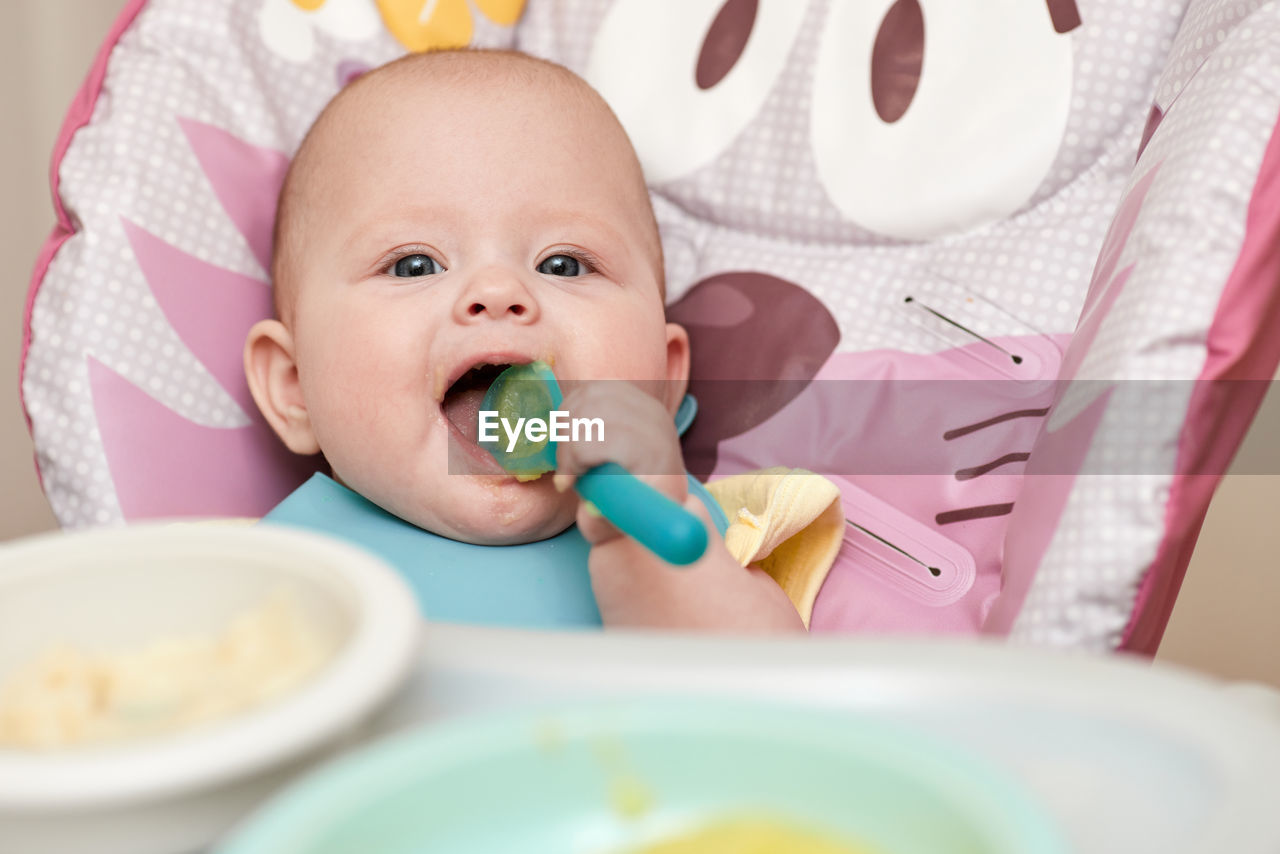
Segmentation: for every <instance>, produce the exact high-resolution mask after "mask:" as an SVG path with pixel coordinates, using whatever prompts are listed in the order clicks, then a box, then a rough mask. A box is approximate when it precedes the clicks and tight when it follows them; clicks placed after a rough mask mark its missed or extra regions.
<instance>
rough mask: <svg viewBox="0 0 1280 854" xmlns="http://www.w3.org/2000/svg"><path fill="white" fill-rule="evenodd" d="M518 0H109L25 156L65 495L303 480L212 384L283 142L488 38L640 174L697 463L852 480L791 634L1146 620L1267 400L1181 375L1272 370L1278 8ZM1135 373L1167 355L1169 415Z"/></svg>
mask: <svg viewBox="0 0 1280 854" xmlns="http://www.w3.org/2000/svg"><path fill="white" fill-rule="evenodd" d="M317 5H318V7H319V8H318V9H315V10H314V11H305V10H304V9H303V8H302V7H304V6H305V7H308V8H309V7H312V6H317ZM521 5H522V4H521V3H520V2H519V0H514V1H513V0H508V2H502V1H501V0H484V2H480V0H477V2H475V3H467V2H465V0H439V2H437V3H436V4H435V5H434V6H433V7H432V9H433V16H432V17H431V18H430V19H429V20H427V21H425V22H423V21H421V20H420V18H421V15H420V13H421V12H422V10H423V9H424V4H423V3H422V2H420V1H419V0H412V2H410V0H404V2H397V0H379V2H377V3H376V4H375V3H372V2H369V0H327V2H323V3H321V4H314V3H294V2H292V0H229V2H226V3H219V4H209V3H205V2H199V0H150V2H145V3H144V2H133V3H131V4H130V5H129V7H128V8H127V9H126V11H125V12H124V14H123V16H122V18H121V21H120V23H119V24H118V26H117V28H116V30H115V31H114V32H113V34H112V36H111V38H110V40H109V41H108V44H107V45H106V46H105V47H104V50H103V53H102V55H101V56H100V57H99V61H98V63H97V64H96V65H95V66H94V69H93V72H92V73H91V75H90V79H89V80H88V81H87V83H86V86H85V89H84V90H83V92H82V93H81V98H80V99H79V100H78V101H77V103H76V105H75V106H74V107H73V110H72V113H71V115H70V116H69V117H68V122H67V126H66V128H65V129H64V133H63V135H62V138H61V140H60V142H59V145H58V150H57V151H56V152H55V158H54V185H55V186H54V189H55V199H56V202H55V203H56V205H57V213H58V217H59V220H58V226H57V229H56V230H55V233H54V235H53V237H52V238H51V240H50V242H49V244H48V245H47V246H46V249H45V252H44V254H43V255H42V257H41V260H40V263H39V265H38V267H37V270H36V274H35V277H34V281H33V283H32V289H31V302H30V311H29V317H28V327H27V329H28V333H29V341H28V347H27V348H26V350H25V355H24V367H23V395H24V400H25V403H26V407H27V412H28V415H29V417H30V419H31V427H32V435H33V437H34V439H35V443H36V450H37V461H38V463H39V467H40V470H41V474H42V478H43V482H44V486H45V489H46V492H47V494H48V496H49V499H50V501H51V503H52V505H53V507H54V510H55V512H56V513H57V515H58V518H59V519H60V521H61V522H62V523H63V524H64V525H67V526H80V525H86V524H93V523H104V522H118V521H121V520H128V519H135V518H143V517H148V516H159V515H174V514H188V515H208V514H232V515H245V514H260V513H262V512H264V511H265V510H266V509H267V508H269V507H270V506H272V505H274V504H275V503H276V502H277V501H278V500H279V499H280V498H281V497H282V496H283V495H284V494H285V493H286V492H288V491H289V489H291V488H292V486H293V485H295V484H296V483H298V482H299V481H300V480H301V479H302V478H303V477H304V476H305V474H306V472H307V469H308V465H307V461H305V460H296V459H292V458H290V457H289V456H288V455H287V454H286V453H284V452H283V451H282V450H281V449H280V448H279V447H278V445H277V443H276V442H275V440H274V438H273V437H272V436H271V434H270V432H269V431H268V430H267V428H266V427H265V425H264V424H263V422H262V421H261V419H260V418H259V417H258V415H257V413H256V410H255V409H254V406H253V404H252V402H251V401H250V400H249V397H248V394H247V389H246V388H245V384H244V381H243V378H242V377H241V372H240V348H241V343H242V340H243V336H244V333H245V331H247V329H248V327H249V325H250V324H251V323H252V322H253V321H255V320H256V319H258V318H259V317H262V316H265V315H266V314H267V313H268V312H269V291H268V285H267V281H266V269H267V264H268V260H269V257H270V226H271V219H272V215H273V211H274V196H275V192H276V190H277V189H278V187H279V182H280V179H281V177H282V175H283V170H284V168H285V165H286V163H287V157H288V156H289V154H290V153H292V151H293V150H294V149H295V148H296V146H297V144H298V142H299V141H300V140H301V138H302V135H303V134H304V133H305V131H306V128H307V127H308V125H309V123H310V121H311V120H312V119H313V118H314V116H315V115H316V114H317V113H318V111H319V110H320V108H321V107H322V106H323V104H324V103H325V102H326V101H327V99H328V98H329V97H331V96H332V95H333V93H334V92H335V91H337V89H338V88H339V87H340V86H341V85H342V83H343V82H344V81H345V80H347V79H349V77H350V76H351V75H352V74H354V73H357V72H358V71H359V70H361V69H363V68H365V67H369V66H372V65H376V64H380V63H382V62H384V61H386V60H388V59H391V58H393V57H394V56H396V55H398V54H400V53H403V52H404V51H405V50H406V49H422V48H424V47H429V46H431V45H434V44H441V43H460V42H466V41H467V40H470V43H472V44H477V45H504V46H511V45H514V46H516V47H519V48H521V49H524V50H527V51H529V52H531V53H534V54H538V55H541V56H545V57H548V58H551V59H554V60H556V61H559V62H562V63H563V64H565V65H567V66H568V67H570V68H572V69H574V70H575V71H578V72H579V73H581V74H583V75H584V76H585V77H586V78H587V79H588V80H589V81H590V82H591V83H592V84H593V85H595V86H596V87H597V88H598V89H599V90H600V91H601V92H602V94H604V96H605V97H606V98H607V99H608V100H609V102H610V104H611V105H612V106H613V108H614V110H615V111H616V112H617V114H618V116H619V118H620V119H621V121H622V122H623V124H624V125H625V126H626V128H627V130H628V133H629V134H630V135H631V137H632V140H633V142H634V143H635V145H636V148H637V151H638V153H639V155H640V158H641V161H642V163H643V164H644V166H645V169H646V174H647V176H648V178H649V180H650V184H651V188H652V190H653V198H654V204H655V209H656V213H657V215H658V219H659V223H660V226H661V228H662V232H663V240H664V247H665V251H666V261H667V271H666V272H667V280H668V290H669V293H670V295H671V298H672V300H673V304H672V306H671V315H672V317H673V319H675V320H678V321H680V322H682V323H684V324H685V325H686V326H688V328H689V329H690V331H691V334H692V337H693V346H694V365H693V374H694V375H693V383H692V384H693V392H694V394H695V395H696V396H698V398H699V400H700V402H701V404H702V406H701V414H700V415H699V418H698V421H697V422H696V424H695V427H694V429H693V430H692V431H691V432H690V434H689V436H688V442H687V445H686V455H687V459H688V461H689V464H690V467H691V469H692V470H694V471H695V472H699V473H702V474H714V475H721V474H729V473H734V472H738V471H742V470H744V469H748V468H762V467H767V466H772V465H785V466H794V467H803V468H808V469H811V470H814V471H818V472H821V473H823V474H826V475H828V476H829V477H831V478H832V480H834V481H836V482H837V484H838V485H839V486H840V488H841V490H842V493H843V496H844V500H845V510H846V515H847V516H848V518H849V519H850V521H851V522H852V523H854V524H853V525H850V527H849V531H848V536H847V538H846V543H845V547H844V548H843V549H842V552H841V558H840V561H839V562H838V563H837V566H836V568H835V569H834V570H833V571H832V573H831V575H830V577H829V578H828V581H827V583H826V585H825V586H824V587H823V589H822V591H821V592H820V593H819V596H818V599H817V602H816V604H815V608H814V615H813V625H814V628H815V629H818V630H823V629H825V630H853V629H867V630H932V631H951V632H967V633H972V632H977V631H981V630H986V631H992V632H999V633H1009V632H1012V633H1013V634H1014V635H1015V636H1017V637H1020V638H1024V639H1027V640H1031V641H1036V642H1046V643H1055V644H1062V645H1073V646H1086V647H1091V648H1098V649H1105V648H1115V647H1117V646H1130V647H1135V648H1144V649H1145V648H1153V647H1154V643H1155V641H1156V640H1158V638H1159V633H1160V631H1161V630H1162V628H1163V625H1164V620H1165V619H1166V618H1167V616H1168V611H1169V608H1170V607H1171V605H1172V596H1173V594H1174V593H1176V589H1177V584H1178V581H1179V580H1180V577H1181V572H1182V569H1183V568H1184V567H1185V562H1186V559H1187V558H1188V557H1189V554H1190V546H1191V544H1192V543H1193V542H1194V532H1195V530H1196V529H1197V527H1198V523H1199V520H1200V518H1201V517H1202V515H1203V512H1204V509H1205V507H1206V505H1207V501H1208V497H1209V494H1210V493H1211V491H1212V486H1213V483H1214V482H1216V477H1215V476H1214V475H1216V474H1217V473H1220V472H1221V471H1222V469H1223V467H1224V466H1225V462H1226V460H1228V459H1229V458H1230V456H1231V454H1232V452H1233V451H1234V449H1235V447H1236V446H1237V444H1238V442H1239V439H1240V437H1241V436H1242V435H1243V432H1244V429H1245V427H1246V426H1247V424H1248V421H1249V419H1250V418H1251V416H1252V411H1253V408H1254V407H1255V406H1256V403H1257V398H1258V396H1259V392H1260V389H1261V388H1262V384H1260V383H1255V384H1252V385H1241V386H1238V387H1235V386H1233V387H1230V388H1227V387H1225V386H1222V385H1215V384H1209V383H1203V382H1202V383H1196V382H1192V381H1193V380H1196V379H1197V378H1215V377H1228V378H1249V377H1257V378H1266V379H1269V378H1270V376H1271V374H1272V373H1273V372H1274V368H1275V364H1276V361H1277V359H1278V358H1280V353H1277V352H1276V349H1275V344H1273V343H1272V342H1270V341H1266V340H1264V339H1263V337H1262V336H1259V335H1257V334H1255V333H1256V332H1257V331H1258V330H1259V329H1261V328H1263V327H1264V326H1265V324H1267V323H1272V324H1274V323H1275V322H1276V321H1277V319H1280V318H1278V317H1277V314H1280V310H1278V307H1277V297H1276V292H1277V287H1278V286H1280V285H1278V283H1280V271H1277V269H1276V267H1275V265H1276V259H1274V258H1273V257H1272V254H1274V253H1272V254H1267V253H1265V252H1263V251H1261V247H1264V246H1265V245H1266V243H1265V241H1266V240H1267V239H1272V240H1274V238H1275V231H1276V225H1275V222H1274V220H1275V217H1276V216H1277V211H1278V210H1280V204H1277V199H1276V195H1275V194H1276V186H1275V182H1276V181H1277V178H1276V177H1275V170H1276V168H1277V164H1276V163H1275V162H1274V160H1275V158H1274V155H1273V153H1272V147H1273V145H1274V144H1275V143H1273V131H1274V128H1275V125H1276V119H1277V115H1280V81H1278V80H1277V79H1276V77H1277V71H1278V69H1280V48H1278V47H1277V42H1278V40H1280V11H1278V10H1277V8H1276V6H1275V5H1274V4H1269V5H1266V6H1262V7H1261V8H1259V7H1260V6H1261V4H1260V3H1258V2H1242V0H1235V2H1196V3H1193V4H1192V7H1191V9H1190V10H1189V11H1187V12H1186V17H1185V21H1184V20H1183V14H1184V6H1185V5H1186V2H1185V0H1146V2H1145V3H1140V2H1138V0H1096V2H1088V0H874V2H867V0H813V1H812V2H809V3H802V2H761V3H757V2H752V1H751V0H612V2H610V1H609V0H601V1H600V2H593V0H529V2H528V8H527V9H525V10H524V15H523V17H522V18H521V20H520V21H519V22H518V23H513V22H514V19H515V16H516V13H517V12H518V11H519V7H520V6H521ZM1180 25H1181V29H1180ZM1171 51H1172V52H1171ZM1153 93H1154V95H1155V107H1154V108H1153V107H1152V96H1153ZM1148 137H1149V139H1148ZM1140 145H1145V149H1144V150H1143V152H1142V155H1141V157H1140V158H1139V159H1138V162H1137V166H1136V169H1135V165H1134V160H1135V155H1136V154H1137V152H1138V150H1139V147H1140ZM1117 210H1118V211H1119V212H1118V213H1117ZM1100 251H1101V258H1100V259H1099V252H1100ZM1095 262H1096V263H1095ZM1091 274H1092V284H1090V281H1091ZM1082 309H1083V311H1084V313H1083V316H1082ZM1059 376H1062V377H1063V379H1065V380H1070V381H1071V382H1069V383H1067V382H1063V383H1059V382H1056V380H1057V379H1058V378H1059ZM1130 380H1162V381H1165V382H1162V383H1159V384H1157V385H1156V396H1155V400H1156V403H1158V406H1157V405H1156V404H1152V403H1150V402H1149V398H1145V397H1137V396H1136V395H1137V392H1136V391H1134V390H1135V389H1139V388H1140V387H1141V385H1142V384H1140V383H1136V382H1129V381H1130ZM1134 400H1137V401H1138V402H1137V403H1136V404H1135V403H1134V402H1133V401H1134ZM1152 413H1155V414H1154V415H1153V416H1152V417H1151V418H1150V419H1149V420H1148V421H1143V422H1141V425H1140V430H1141V432H1140V434H1138V435H1137V437H1136V438H1134V435H1133V430H1134V429H1135V428H1134V419H1135V416H1137V415H1144V416H1145V415H1149V414H1152ZM1126 443H1128V444H1126ZM1135 450H1141V451H1142V452H1143V453H1142V454H1141V455H1138V454H1135V453H1134V451H1135ZM1028 471H1031V472H1034V471H1039V472H1040V473H1042V474H1044V475H1045V476H1043V477H1033V478H1027V477H1025V473H1026V472H1028ZM1184 472H1209V475H1208V476H1206V477H1201V478H1190V479H1188V478H1176V477H1174V475H1175V473H1184ZM855 526H856V527H855Z"/></svg>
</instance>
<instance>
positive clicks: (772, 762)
mask: <svg viewBox="0 0 1280 854" xmlns="http://www.w3.org/2000/svg"><path fill="white" fill-rule="evenodd" d="M724 816H733V817H754V818H760V817H776V818H778V819H779V820H782V821H785V822H786V823H788V824H792V825H795V826H799V827H805V828H812V829H813V830H817V831H825V832H826V833H827V834H828V835H830V836H831V837H833V838H834V839H840V840H847V841H848V842H849V843H850V844H851V845H853V846H855V847H856V845H858V844H861V845H863V846H864V847H866V848H867V849H869V850H870V851H872V852H875V854H1066V852H1067V851H1068V850H1069V849H1068V846H1067V844H1066V842H1065V841H1064V839H1063V837H1062V836H1061V834H1060V833H1059V832H1058V830H1057V829H1056V827H1055V826H1054V823H1053V822H1052V821H1051V820H1050V819H1049V817H1048V815H1047V814H1046V813H1045V812H1044V810H1043V809H1042V808H1041V807H1040V806H1039V805H1038V804H1037V803H1036V802H1035V801H1033V800H1032V799H1031V798H1030V797H1028V795H1027V794H1025V793H1024V791H1023V790H1022V789H1021V788H1020V787H1019V786H1018V785H1017V784H1016V783H1014V782H1013V781H1012V780H1010V779H1008V778H1007V777H1005V776H1004V775H1002V774H1000V773H998V772H997V771H996V770H995V769H993V768H992V767H990V766H988V765H987V764H986V763H984V762H982V761H981V760H979V759H978V758H976V757H974V756H970V755H968V754H966V753H965V752H963V751H961V750H958V749H956V748H954V747H952V746H950V745H948V744H944V743H942V742H939V741H937V740H935V739H934V738H933V737H931V736H929V735H928V734H927V733H921V732H917V731H915V730H912V729H909V728H906V727H901V726H898V725H889V724H886V723H885V722H883V721H879V720H876V719H874V718H867V717H861V716H856V715H853V714H848V713H839V712H831V711H821V710H813V709H802V708H795V707H787V706H772V705H760V704H757V703H741V702H731V701H709V700H679V699H663V700H643V701H633V702H612V703H603V704H591V705H581V706H574V707H572V708H568V709H559V710H550V711H525V712H523V713H516V714H511V713H507V714H502V715H495V716H485V717H477V718H472V719H468V720H455V721H452V722H448V723H443V724H436V725H433V726H429V727H425V728H423V729H421V730H417V731H414V732H411V733H407V734H403V735H399V736H395V737H392V738H389V739H386V740H384V741H382V742H380V743H377V744H374V745H372V746H370V747H368V748H365V749H363V750H361V751H359V752H356V753H353V754H350V755H348V756H346V757H344V758H342V759H339V760H337V761H335V762H333V763H331V764H329V765H327V766H326V767H324V768H322V769H320V770H319V771H318V772H316V773H314V774H312V775H311V776H309V777H308V778H306V779H304V780H302V781H301V782H300V783H299V784H297V785H295V786H293V787H292V788H291V789H289V790H288V791H286V792H285V793H284V794H283V795H282V796H280V797H278V798H276V799H275V800H274V801H273V802H271V803H269V804H268V805H267V806H266V808H265V809H263V810H262V811H260V812H259V813H258V814H257V815H256V816H253V817H251V819H250V820H249V821H248V822H247V823H246V824H245V825H243V826H242V827H241V828H240V830H239V831H238V832H237V833H236V834H234V835H233V836H232V838H231V839H230V840H229V841H228V842H227V844H226V845H225V846H223V847H222V848H221V849H220V854H351V852H360V854H431V853H432V852H441V854H505V852H510V854H613V852H617V851H627V850H628V849H630V848H632V847H634V846H635V845H637V844H642V843H644V842H647V841H652V840H654V839H656V838H661V837H663V836H665V835H668V834H670V833H672V832H676V831H678V830H680V829H690V828H693V827H696V826H698V825H700V824H702V823H704V822H707V821H710V820H713V819H716V818H719V817H724Z"/></svg>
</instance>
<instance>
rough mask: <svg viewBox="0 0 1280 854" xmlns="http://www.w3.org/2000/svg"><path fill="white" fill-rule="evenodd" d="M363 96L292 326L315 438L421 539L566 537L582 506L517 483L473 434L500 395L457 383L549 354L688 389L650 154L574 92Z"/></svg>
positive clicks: (540, 88) (390, 91)
mask: <svg viewBox="0 0 1280 854" xmlns="http://www.w3.org/2000/svg"><path fill="white" fill-rule="evenodd" d="M492 89H493V87H490V90H492ZM354 100H356V101H357V103H354V104H350V105H346V106H347V107H349V109H346V111H345V113H344V114H343V116H342V120H341V122H336V123H335V125H334V126H333V127H330V128H329V132H328V134H327V138H326V140H325V141H324V145H323V146H322V148H321V153H320V158H319V159H318V160H317V163H318V165H317V168H316V169H314V170H313V171H312V173H311V174H310V176H309V178H308V180H312V181H315V182H318V183H317V184H316V185H315V186H313V187H310V188H308V190H307V192H306V193H305V194H304V198H305V199H307V200H309V202H308V208H307V210H305V211H303V212H302V213H301V223H300V225H299V228H298V231H297V233H296V241H293V242H292V243H291V246H292V247H293V251H292V252H291V253H290V255H291V258H292V260H291V261H290V264H291V265H292V266H291V269H290V271H289V275H290V276H291V281H292V282H293V283H294V285H293V287H294V288H295V289H296V290H295V294H294V297H293V300H294V301H293V304H292V311H290V312H287V313H286V320H287V324H288V326H289V328H290V331H291V332H292V339H293V345H294V353H293V356H294V360H295V363H296V366H297V377H298V383H299V386H300V390H301V394H302V397H303V400H304V406H305V408H306V412H307V419H308V420H309V422H310V428H311V429H312V430H313V431H314V435H315V440H316V441H317V442H318V444H319V447H320V448H321V449H322V450H323V452H324V453H325V456H326V458H327V459H328V461H329V463H330V465H331V466H332V468H333V471H334V474H335V476H336V477H337V478H338V479H340V480H341V481H342V482H343V483H345V484H346V485H347V486H349V487H351V488H352V489H354V490H356V491H357V492H359V493H361V494H362V495H364V496H366V497H368V498H369V499H371V500H372V501H374V502H375V503H377V504H379V505H380V506H382V507H384V508H385V509H387V510H389V511H391V512H393V513H395V514H396V515H398V516H400V517H402V518H404V519H406V520H408V521H410V522H413V523H414V524H416V525H418V526H420V527H423V528H426V529H428V530H431V531H434V532H436V533H440V534H443V535H445V536H449V537H453V538H456V539H461V540H465V541H469V542H479V543H489V544H503V543H512V542H527V541H531V540H535V539H541V538H543V537H547V536H551V535H553V534H555V533H557V532H558V531H560V530H562V529H564V528H565V527H567V526H568V525H569V524H570V523H571V522H572V519H573V514H574V510H575V503H576V502H575V498H574V497H573V496H572V495H571V494H569V495H562V494H560V493H557V492H556V491H555V490H554V488H553V487H552V484H551V478H550V477H544V478H542V479H541V480H539V481H535V482H531V483H520V482H518V481H516V480H515V479H514V478H512V477H510V476H508V475H505V474H503V473H502V472H501V469H500V468H498V467H497V466H496V464H495V463H494V461H493V460H492V459H491V458H490V457H489V455H488V454H487V453H485V452H484V451H483V450H482V449H481V448H480V447H479V446H478V445H476V444H475V441H474V439H475V437H474V434H470V435H464V431H465V433H470V430H467V429H466V424H467V423H468V419H467V410H468V409H469V410H470V413H471V417H472V418H474V410H475V408H476V406H477V404H478V395H479V394H480V392H481V391H482V390H483V388H479V389H478V390H477V389H475V388H473V389H472V390H471V392H470V393H469V394H466V393H459V392H460V390H463V389H465V388H466V387H467V386H468V384H469V379H468V372H470V371H472V369H473V368H476V367H477V366H483V365H486V364H489V365H502V364H509V363H525V362H529V361H532V360H535V359H542V360H545V361H547V362H549V363H551V364H552V365H553V366H554V368H555V371H556V374H557V375H558V376H560V377H561V378H564V379H568V380H575V379H597V378H607V379H631V380H679V381H683V380H684V379H685V373H686V371H687V356H686V353H685V350H684V339H683V335H682V333H681V332H680V330H679V329H678V327H669V326H668V325H667V324H666V321H665V316H664V311H663V304H662V296H661V293H660V286H659V276H660V271H659V270H658V269H655V265H656V263H658V262H657V259H656V257H655V252H654V240H655V239H656V237H655V236H654V235H653V226H652V219H651V213H650V210H649V207H648V199H647V196H646V195H645V192H644V189H643V185H642V183H641V182H640V180H639V178H638V171H637V169H636V167H635V166H634V165H633V164H634V160H633V155H632V154H631V151H630V147H629V145H628V143H627V142H626V139H625V136H624V135H623V134H622V133H621V131H620V130H619V129H618V128H617V127H616V125H615V124H614V123H613V120H612V118H611V117H610V116H609V115H608V114H607V113H604V112H603V111H602V110H601V108H600V107H599V106H598V105H596V104H594V103H592V102H589V101H587V100H586V99H584V98H583V97H582V95H581V93H578V92H574V91H571V90H568V89H566V88H565V87H563V86H562V85H559V84H558V83H555V84H553V85H536V84H524V85H520V86H518V87H513V88H512V89H500V90H498V91H496V92H495V91H489V92H487V93H486V94H484V95H483V96H477V94H476V93H475V91H474V90H473V89H472V87H471V86H470V85H459V86H456V87H441V86H425V85H423V84H421V83H420V82H416V83H415V82H413V81H411V80H404V81H398V82H394V83H392V84H391V85H380V86H378V87H374V88H372V91H367V92H361V93H360V97H359V98H358V99H354ZM637 185H639V186H637ZM673 342H674V343H673ZM471 376H474V375H471ZM665 387H666V388H667V389H668V390H670V389H675V388H677V387H682V382H680V383H667V384H665ZM673 393H674V392H672V391H668V392H667V394H668V395H669V394H673ZM666 402H667V403H668V405H669V406H670V407H674V404H675V403H677V402H678V401H666ZM459 413H462V414H461V415H460V414H459ZM451 415H452V416H454V417H453V420H451V418H450V416H451ZM455 421H457V422H460V423H461V424H462V425H463V428H462V429H460V427H459V424H458V423H455ZM451 446H452V448H453V450H452V452H451V450H450V448H451Z"/></svg>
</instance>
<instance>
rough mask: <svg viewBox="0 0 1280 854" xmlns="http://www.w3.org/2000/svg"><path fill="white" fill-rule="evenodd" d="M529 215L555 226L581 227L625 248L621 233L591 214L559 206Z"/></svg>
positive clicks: (615, 245) (610, 243) (620, 247)
mask: <svg viewBox="0 0 1280 854" xmlns="http://www.w3.org/2000/svg"><path fill="white" fill-rule="evenodd" d="M530 215H531V216H536V217H538V220H536V221H537V222H542V223H545V224H546V225H548V226H550V227H552V228H556V227H561V226H567V227H569V228H582V229H585V230H586V231H588V232H595V235H594V236H596V237H598V238H603V239H604V240H605V241H606V242H607V243H608V244H609V245H610V246H613V247H616V248H618V249H624V250H625V249H626V246H627V244H626V241H624V240H623V239H622V233H621V232H619V231H618V230H617V229H616V228H614V227H613V225H612V224H610V223H609V221H608V220H605V219H601V218H600V217H597V216H592V215H591V214H587V213H583V212H581V211H575V210H565V209H559V208H550V209H546V208H544V209H541V210H537V211H531V212H530Z"/></svg>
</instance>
